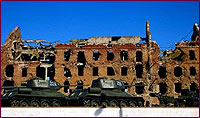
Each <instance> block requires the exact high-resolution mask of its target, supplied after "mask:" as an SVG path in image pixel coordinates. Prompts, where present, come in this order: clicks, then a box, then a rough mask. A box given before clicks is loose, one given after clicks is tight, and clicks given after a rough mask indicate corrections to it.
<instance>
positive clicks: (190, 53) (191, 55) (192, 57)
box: [189, 50, 195, 60]
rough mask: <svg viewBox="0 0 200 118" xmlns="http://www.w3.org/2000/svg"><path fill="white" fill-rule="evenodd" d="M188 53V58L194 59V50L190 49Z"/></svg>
mask: <svg viewBox="0 0 200 118" xmlns="http://www.w3.org/2000/svg"><path fill="white" fill-rule="evenodd" d="M189 55H190V60H194V59H195V53H194V50H190V51H189Z"/></svg>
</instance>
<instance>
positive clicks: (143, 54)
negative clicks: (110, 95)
mask: <svg viewBox="0 0 200 118" xmlns="http://www.w3.org/2000/svg"><path fill="white" fill-rule="evenodd" d="M193 29H194V31H193V35H192V37H191V41H182V42H178V43H176V48H175V49H174V50H166V51H164V52H163V56H160V48H159V46H158V45H157V43H156V42H154V41H152V40H151V33H150V24H149V22H147V23H146V37H144V38H141V37H139V36H122V37H92V38H89V39H83V40H71V41H72V43H71V44H58V43H56V45H55V46H54V47H53V46H52V45H49V46H43V45H40V46H36V47H33V46H29V47H27V46H26V45H25V43H27V42H35V43H37V44H40V43H41V42H47V41H42V40H30V41H25V40H21V34H20V30H19V28H18V27H17V28H15V29H14V30H13V31H12V32H11V33H10V34H9V35H8V38H7V40H6V43H5V44H4V45H1V57H2V58H1V82H2V84H1V85H3V84H4V82H5V81H6V80H9V81H10V80H13V81H14V85H15V86H20V85H21V83H22V82H25V81H27V80H28V79H30V78H32V77H36V76H39V77H42V78H45V79H51V80H55V81H57V82H59V83H60V84H61V85H76V84H79V85H80V84H88V85H91V83H92V80H94V79H97V78H98V77H102V76H104V77H107V78H108V79H111V78H114V79H117V80H121V81H123V82H124V83H125V84H128V85H139V86H130V87H127V91H128V92H129V93H130V94H133V95H135V96H141V97H143V98H144V99H145V101H149V102H150V103H155V104H157V103H158V101H157V100H156V99H155V98H152V97H150V96H149V93H161V94H163V95H166V96H173V97H178V96H180V95H181V92H180V91H181V90H183V89H189V90H194V89H197V88H198V87H199V36H198V32H199V28H198V25H196V24H195V25H194V28H193ZM140 40H144V41H145V42H144V43H139V41H140ZM14 43H15V44H14ZM27 49H28V50H27ZM27 51H28V52H27ZM17 52H19V53H17ZM33 52H34V53H33ZM20 54H21V55H20ZM22 54H27V55H32V56H33V57H34V56H38V58H37V59H36V60H34V59H28V60H23V58H22V57H23V56H22ZM41 54H44V55H43V56H42V55H41ZM16 55H18V56H16ZM19 55H20V56H19ZM18 57H19V58H18ZM30 57H31V56H30ZM46 69H47V73H46V74H45V71H46ZM6 70H12V71H13V73H12V74H10V75H7V73H6ZM8 84H12V82H11V83H8ZM83 87H84V88H87V86H83ZM69 88H70V89H73V88H76V87H69ZM69 88H63V89H61V90H60V91H61V92H63V93H66V94H68V93H67V92H69V91H68V89H69Z"/></svg>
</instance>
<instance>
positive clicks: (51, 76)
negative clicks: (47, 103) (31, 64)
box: [47, 65, 55, 80]
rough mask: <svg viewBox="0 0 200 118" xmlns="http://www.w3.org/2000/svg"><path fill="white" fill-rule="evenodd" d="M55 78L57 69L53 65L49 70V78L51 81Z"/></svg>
mask: <svg viewBox="0 0 200 118" xmlns="http://www.w3.org/2000/svg"><path fill="white" fill-rule="evenodd" d="M54 76H55V67H54V65H52V66H51V67H49V68H47V77H48V78H49V79H50V80H54Z"/></svg>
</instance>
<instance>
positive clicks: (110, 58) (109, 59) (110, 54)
mask: <svg viewBox="0 0 200 118" xmlns="http://www.w3.org/2000/svg"><path fill="white" fill-rule="evenodd" d="M113 59H114V54H113V52H112V51H108V52H107V60H108V61H112V60H113Z"/></svg>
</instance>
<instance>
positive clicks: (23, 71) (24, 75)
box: [22, 68, 27, 77]
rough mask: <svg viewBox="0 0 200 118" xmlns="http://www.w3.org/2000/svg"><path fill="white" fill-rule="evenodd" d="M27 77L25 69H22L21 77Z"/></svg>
mask: <svg viewBox="0 0 200 118" xmlns="http://www.w3.org/2000/svg"><path fill="white" fill-rule="evenodd" d="M26 76H27V68H22V77H26Z"/></svg>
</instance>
